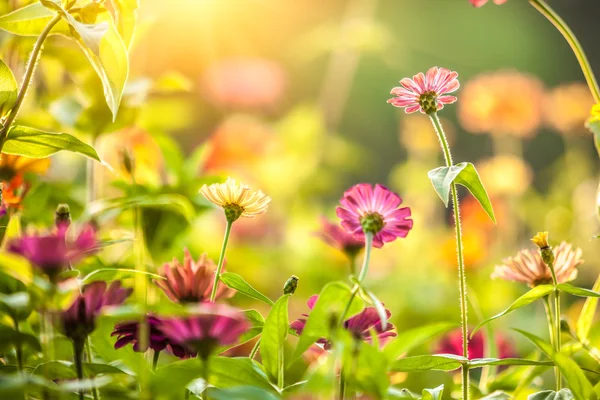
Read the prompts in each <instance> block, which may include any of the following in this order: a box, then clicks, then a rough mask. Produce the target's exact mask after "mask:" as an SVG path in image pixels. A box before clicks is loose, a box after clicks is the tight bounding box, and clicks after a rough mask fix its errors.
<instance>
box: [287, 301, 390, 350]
mask: <svg viewBox="0 0 600 400" xmlns="http://www.w3.org/2000/svg"><path fill="white" fill-rule="evenodd" d="M318 299H319V296H318V295H314V296H312V297H311V298H310V299H308V302H307V303H306V304H307V305H308V308H310V309H311V310H312V309H313V307H314V306H315V304H316V303H317V300H318ZM385 312H386V314H387V318H388V319H389V318H390V316H391V315H392V313H391V312H390V311H389V310H385ZM302 316H303V318H299V319H297V320H296V321H294V322H292V323H291V324H290V328H292V329H293V330H295V331H296V334H298V335H300V334H302V331H303V330H304V326H305V325H306V320H307V318H308V314H302ZM344 328H345V329H347V330H348V331H350V333H352V335H354V336H355V337H356V338H359V339H362V340H364V341H366V342H369V343H370V342H371V340H372V339H373V338H372V336H371V334H372V332H373V331H374V332H375V333H376V334H377V338H378V339H379V343H380V344H381V345H383V344H385V342H386V341H387V338H390V337H395V336H396V332H394V325H392V324H390V323H388V324H387V327H386V329H385V330H383V329H382V327H381V319H380V318H379V314H377V310H376V309H375V308H374V307H366V308H365V309H364V310H362V311H361V312H360V313H359V314H356V315H355V316H353V317H351V318H349V319H347V320H346V321H344ZM317 343H319V344H321V345H323V346H324V348H325V349H329V348H331V343H330V342H329V341H328V340H327V339H325V338H321V339H319V340H318V341H317Z"/></svg>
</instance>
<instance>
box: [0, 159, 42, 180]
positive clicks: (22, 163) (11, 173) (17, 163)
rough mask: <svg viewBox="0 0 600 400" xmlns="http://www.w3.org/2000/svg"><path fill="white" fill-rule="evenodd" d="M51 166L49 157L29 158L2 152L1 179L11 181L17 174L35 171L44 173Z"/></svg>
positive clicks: (40, 173)
mask: <svg viewBox="0 0 600 400" xmlns="http://www.w3.org/2000/svg"><path fill="white" fill-rule="evenodd" d="M48 168H50V159H49V158H29V157H24V156H14V155H10V154H4V153H2V154H0V180H3V181H10V180H12V179H13V178H14V177H15V176H17V175H21V176H22V175H23V174H26V173H33V174H36V175H42V174H44V173H46V171H48Z"/></svg>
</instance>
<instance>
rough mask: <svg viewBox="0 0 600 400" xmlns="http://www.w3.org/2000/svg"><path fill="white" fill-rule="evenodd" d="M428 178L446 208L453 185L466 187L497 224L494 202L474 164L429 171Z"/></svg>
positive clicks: (461, 164) (460, 164) (464, 163)
mask: <svg viewBox="0 0 600 400" xmlns="http://www.w3.org/2000/svg"><path fill="white" fill-rule="evenodd" d="M428 176H429V179H430V180H431V183H432V184H433V188H434V189H435V191H436V192H437V194H438V196H440V198H441V199H442V201H443V202H444V205H445V206H446V207H448V200H449V198H450V189H451V187H452V183H456V184H457V185H462V186H464V187H466V188H467V189H468V190H469V192H471V194H472V195H473V196H474V197H475V198H476V199H477V201H478V202H479V204H480V205H481V207H482V208H483V210H484V211H485V212H486V214H487V215H488V216H489V217H490V219H491V220H492V221H493V222H494V223H496V217H495V216H494V209H493V207H492V202H491V201H490V198H489V196H488V194H487V192H486V190H485V187H484V186H483V183H481V178H479V174H478V173H477V170H476V169H475V167H474V166H473V164H471V163H468V162H462V163H459V164H456V165H453V166H451V167H439V168H436V169H433V170H431V171H429V173H428Z"/></svg>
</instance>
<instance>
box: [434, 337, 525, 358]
mask: <svg viewBox="0 0 600 400" xmlns="http://www.w3.org/2000/svg"><path fill="white" fill-rule="evenodd" d="M484 346H485V340H484V335H483V331H478V332H476V333H475V334H474V335H473V337H472V338H471V339H470V340H469V359H470V360H472V359H474V358H483V357H484V353H485V352H484V348H485V347H484ZM496 347H497V350H498V358H512V357H516V356H517V351H516V349H515V346H514V345H513V344H512V343H511V342H510V341H509V340H508V339H507V338H506V337H504V336H503V335H499V334H496ZM437 353H440V354H454V355H457V356H462V355H463V348H462V332H461V330H460V329H456V330H454V331H452V332H450V333H449V334H448V335H446V336H445V337H444V338H443V339H442V340H441V341H440V343H439V344H438V347H437Z"/></svg>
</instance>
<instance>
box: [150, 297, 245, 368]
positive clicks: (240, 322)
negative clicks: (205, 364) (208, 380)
mask: <svg viewBox="0 0 600 400" xmlns="http://www.w3.org/2000/svg"><path fill="white" fill-rule="evenodd" d="M159 327H160V329H161V330H162V331H163V333H164V334H165V335H166V336H167V337H168V338H169V339H170V340H172V341H173V342H175V343H178V344H180V345H182V346H183V347H184V348H186V349H187V350H188V351H193V352H197V353H198V354H199V355H200V357H202V358H203V359H206V358H208V356H209V355H210V354H211V353H212V352H213V350H215V349H216V348H217V347H219V346H228V345H232V344H234V343H235V342H237V341H238V339H239V338H240V336H241V335H242V334H243V333H244V332H246V331H247V330H248V329H249V328H250V323H249V322H248V320H247V319H246V316H245V315H244V314H243V313H242V312H240V311H239V310H237V309H235V308H231V307H228V306H224V305H222V304H215V303H204V304H202V305H200V306H199V307H198V308H197V309H196V312H195V313H194V315H192V316H189V317H185V318H171V319H165V320H163V321H162V323H161V324H160V325H159Z"/></svg>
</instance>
